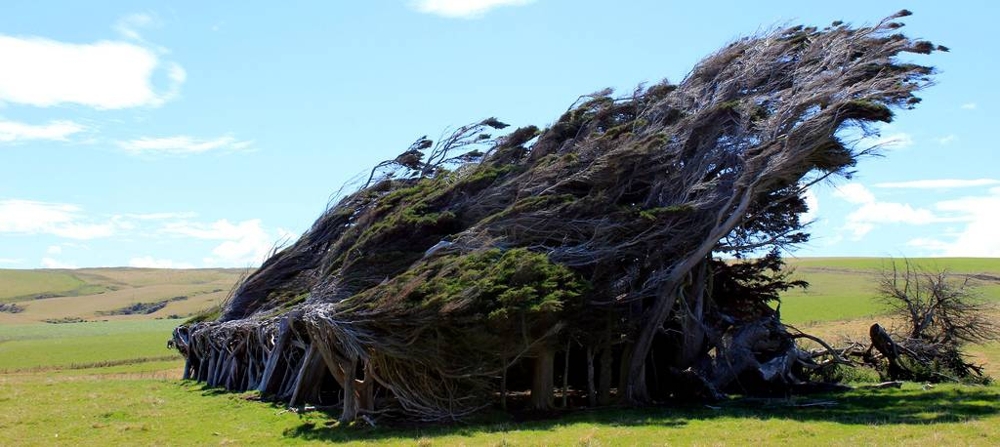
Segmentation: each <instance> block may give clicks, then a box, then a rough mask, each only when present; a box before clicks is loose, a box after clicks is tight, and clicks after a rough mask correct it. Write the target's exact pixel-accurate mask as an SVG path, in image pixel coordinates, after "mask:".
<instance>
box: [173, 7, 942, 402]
mask: <svg viewBox="0 0 1000 447" xmlns="http://www.w3.org/2000/svg"><path fill="white" fill-rule="evenodd" d="M906 15H909V13H908V12H906V11H902V12H900V13H898V14H896V15H894V16H892V17H890V18H888V19H886V20H884V21H882V22H880V23H878V24H877V25H874V26H868V27H860V28H854V27H851V26H848V25H845V24H840V23H838V24H835V25H833V26H830V27H827V28H823V29H818V28H812V27H802V26H797V27H791V28H785V29H778V30H774V31H771V32H768V33H764V34H762V35H759V36H753V37H748V38H744V39H739V40H737V41H735V42H732V43H730V44H729V45H727V46H725V47H724V48H722V49H721V50H719V51H718V52H717V53H715V54H713V55H711V56H709V57H708V58H706V59H705V60H703V61H702V62H700V63H699V64H698V65H697V66H695V68H694V69H693V70H692V71H691V73H690V74H689V75H688V76H687V77H686V78H685V79H684V80H683V81H682V82H680V83H679V84H670V83H667V82H662V83H658V84H655V85H651V86H648V87H640V88H637V89H636V90H635V91H634V92H632V94H630V95H627V96H624V97H614V96H612V95H611V92H610V91H602V92H598V93H595V94H591V95H585V96H582V97H581V98H580V99H579V100H578V101H577V102H576V103H575V104H574V105H573V106H571V107H570V108H569V110H567V111H566V113H564V114H563V115H562V116H561V117H559V119H558V120H556V122H555V123H554V124H552V125H551V126H550V127H548V128H546V129H544V130H540V129H538V128H536V127H534V126H529V127H524V128H520V129H517V130H514V131H512V132H510V133H508V134H506V135H505V136H501V137H494V136H493V135H492V134H491V132H495V131H499V130H501V129H503V128H505V127H506V125H505V124H504V123H502V122H500V121H498V120H496V119H494V118H490V119H487V120H484V121H481V122H479V123H474V124H471V125H468V126H464V127H461V128H459V129H457V130H456V131H455V132H454V133H453V134H452V135H451V136H450V137H448V138H445V139H444V140H442V141H439V142H437V143H436V144H435V143H433V142H432V141H430V140H428V139H427V138H426V137H424V138H420V139H418V140H417V141H416V142H415V143H414V144H413V145H412V146H411V147H410V148H409V149H408V150H407V151H405V152H404V153H402V154H401V155H400V156H398V157H396V158H395V159H393V160H388V161H386V162H384V163H381V164H379V165H378V166H376V167H375V168H374V169H372V171H371V173H370V175H369V176H368V178H367V181H366V182H365V183H364V184H363V185H362V186H361V187H360V188H359V189H358V190H357V191H355V192H353V193H350V194H348V195H347V196H345V197H343V198H342V199H340V200H339V202H337V203H336V204H335V205H333V206H332V207H331V208H330V209H329V210H328V211H327V212H326V213H325V214H324V215H323V216H321V217H320V218H319V220H317V221H316V223H315V224H314V225H313V227H312V228H311V229H310V230H309V231H308V232H306V233H305V234H304V235H303V236H302V237H301V238H300V239H299V240H298V241H297V242H296V243H294V244H293V245H292V246H290V247H288V248H286V249H284V250H281V251H279V252H277V253H276V254H274V255H273V256H272V257H271V258H270V259H268V260H267V261H266V262H265V263H264V264H263V265H262V266H261V268H260V269H259V270H258V271H256V272H255V273H254V274H253V275H251V276H250V277H248V278H247V279H246V280H245V281H244V282H243V283H242V284H241V285H240V286H239V287H238V289H237V290H236V291H235V293H234V296H233V297H232V300H231V301H230V302H229V303H228V305H227V306H226V308H225V309H224V313H223V314H222V316H221V318H219V320H218V321H211V322H200V323H195V324H192V325H190V326H183V327H180V328H178V330H177V332H176V334H175V342H176V344H177V346H178V348H179V349H180V350H181V351H182V352H183V353H184V354H185V355H186V356H187V359H188V366H187V368H186V370H185V375H186V377H191V378H196V379H198V380H205V381H207V382H208V383H209V384H210V385H219V386H225V387H226V388H229V389H234V390H245V389H258V390H260V391H261V392H262V393H264V394H266V395H270V396H274V397H276V398H278V399H283V400H287V401H289V402H290V404H291V405H298V404H300V403H302V402H320V403H324V404H327V405H331V404H332V405H338V406H340V407H342V408H343V413H342V418H343V419H345V420H351V419H354V418H356V417H358V416H359V415H364V414H372V413H373V412H377V411H383V410H393V411H402V412H403V413H406V414H408V415H410V416H411V417H418V418H424V419H439V418H453V417H458V416H461V415H463V414H466V413H468V412H471V411H475V410H476V409H478V408H481V407H483V406H484V405H489V404H491V403H498V404H499V405H501V406H506V405H507V402H508V397H510V399H512V403H514V404H521V405H529V406H530V407H532V408H537V409H546V408H550V407H551V406H553V405H554V404H555V399H554V398H555V393H554V390H555V389H556V388H558V389H559V390H560V394H561V397H562V403H563V404H565V405H568V404H569V400H570V399H574V398H579V397H582V396H586V397H587V402H588V403H589V404H591V405H598V404H606V403H609V402H611V401H613V400H615V399H617V400H619V401H621V402H626V403H631V404H638V403H645V402H650V401H659V400H664V399H670V398H713V397H718V396H720V395H721V393H722V392H726V391H729V390H735V391H740V392H755V391H757V392H764V391H774V390H787V389H790V388H793V387H795V386H796V385H797V384H798V383H800V381H801V375H800V374H799V372H800V371H801V370H802V368H809V367H814V366H815V361H816V360H815V358H814V357H815V356H813V355H810V354H807V353H804V352H802V351H801V350H799V349H798V348H797V347H796V345H795V343H794V340H793V337H792V336H790V335H789V334H788V332H787V331H786V330H785V328H784V326H783V325H781V323H780V321H779V320H778V316H777V314H776V313H775V312H774V311H773V310H772V309H771V308H770V307H768V306H767V302H769V301H772V300H774V299H775V297H776V293H777V292H778V291H780V290H782V289H783V288H787V287H792V286H797V285H799V284H795V283H791V282H785V278H784V277H783V276H781V275H780V274H778V275H777V276H775V275H774V274H773V273H769V272H772V271H777V270H778V269H780V265H781V264H780V258H778V257H777V253H778V252H777V251H775V250H777V249H780V248H782V247H786V246H789V245H794V244H796V243H799V242H802V241H804V240H805V239H806V235H805V234H804V233H803V232H802V231H801V230H802V222H800V221H799V215H800V214H801V213H802V212H804V211H806V206H805V202H804V201H803V199H802V197H801V194H802V192H803V190H804V188H805V187H806V186H808V185H809V184H810V183H811V182H816V181H820V180H821V179H824V178H827V177H829V176H831V175H846V174H849V172H850V169H852V168H853V167H854V165H855V163H856V160H857V158H858V157H859V156H860V155H862V154H864V153H865V152H866V151H867V150H868V149H870V148H864V147H856V146H855V145H853V144H852V143H851V142H850V141H844V139H843V137H844V136H845V135H849V134H850V133H851V131H852V129H853V130H854V131H860V132H861V133H866V132H869V131H870V130H871V125H872V124H874V123H878V122H889V121H890V120H891V119H892V116H893V109H900V108H902V109H906V108H910V107H912V106H913V105H915V104H917V103H918V102H919V98H917V97H915V96H914V92H916V91H917V90H919V89H920V88H921V87H923V86H925V85H927V84H928V83H929V82H930V79H929V76H930V75H931V74H932V69H931V68H929V67H925V66H921V65H916V64H913V63H910V62H908V61H901V60H900V59H899V56H900V54H901V53H918V54H926V53H929V52H931V51H934V50H935V49H939V48H940V47H934V46H933V45H931V44H930V43H928V42H924V41H916V40H912V39H909V38H907V37H905V36H903V35H901V34H897V33H896V31H895V30H896V29H897V28H899V27H900V26H901V24H899V23H897V22H895V21H894V20H896V19H898V18H900V17H903V16H906ZM616 63H617V62H616ZM768 252H770V253H772V254H771V255H768V256H766V257H764V258H763V259H762V260H759V261H754V262H749V263H747V264H737V265H732V264H728V263H723V262H720V261H719V260H717V259H716V258H715V257H714V256H716V255H729V256H732V257H736V258H744V257H753V256H756V255H757V254H759V253H768ZM747 384H751V385H750V386H752V387H751V388H747V386H748V385H747ZM528 390H530V399H529V400H528V402H523V399H522V400H520V401H519V400H518V399H519V398H520V397H521V396H523V395H524V393H522V392H523V391H528Z"/></svg>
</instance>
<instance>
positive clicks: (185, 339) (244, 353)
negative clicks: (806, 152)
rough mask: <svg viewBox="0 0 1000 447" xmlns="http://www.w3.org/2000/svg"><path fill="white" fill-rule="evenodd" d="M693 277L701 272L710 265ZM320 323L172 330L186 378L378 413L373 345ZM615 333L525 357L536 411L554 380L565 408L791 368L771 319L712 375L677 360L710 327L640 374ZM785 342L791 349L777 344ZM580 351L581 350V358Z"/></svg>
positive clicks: (353, 412) (350, 415) (694, 353)
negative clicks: (761, 355)
mask: <svg viewBox="0 0 1000 447" xmlns="http://www.w3.org/2000/svg"><path fill="white" fill-rule="evenodd" d="M696 276H698V277H699V279H703V278H704V274H697V275H696ZM696 282H701V281H696ZM691 291H692V292H693V293H691V294H690V295H685V294H683V293H680V294H677V298H678V300H677V308H678V311H680V310H683V311H684V312H685V313H686V315H683V316H679V317H682V318H681V319H680V320H679V323H678V324H681V325H683V327H685V328H686V330H685V333H686V334H687V333H697V332H698V331H697V330H696V327H700V326H701V325H702V324H703V322H702V321H701V317H703V315H704V312H705V310H704V303H703V302H702V298H701V297H702V296H703V293H704V290H703V287H695V288H693V289H691ZM320 331H324V329H323V328H313V327H311V326H308V325H305V324H304V323H303V322H302V320H301V315H300V314H299V313H294V312H293V313H290V314H287V315H286V316H284V317H283V318H281V319H280V320H278V321H277V322H276V324H273V325H272V326H270V329H268V330H261V329H260V328H257V329H255V330H251V331H247V332H240V331H234V332H232V333H231V334H230V335H231V336H230V337H229V338H228V339H223V338H222V337H219V336H218V334H219V333H220V332H221V331H205V332H204V333H214V334H216V336H217V337H216V338H208V337H202V336H201V334H202V333H197V334H196V336H193V337H192V336H187V335H185V334H180V335H178V334H175V344H176V345H177V346H178V349H181V350H182V352H186V353H187V359H186V362H185V371H184V375H185V377H186V378H188V379H192V380H196V381H200V382H205V383H206V384H207V385H208V386H212V387H223V388H226V389H228V390H232V391H246V390H257V391H259V392H260V393H261V395H262V396H263V397H266V398H270V399H274V400H278V401H285V402H288V405H289V406H291V407H298V406H302V405H305V404H306V403H318V402H319V400H320V398H321V395H323V396H326V397H327V398H329V397H330V396H331V394H332V395H333V396H334V399H335V400H336V405H338V406H340V407H341V409H342V410H341V415H340V417H339V419H340V420H342V421H345V422H346V421H353V420H355V419H357V418H358V417H360V416H362V415H365V414H371V413H373V412H374V411H375V405H376V402H375V388H376V387H383V388H384V389H385V390H387V391H388V392H389V393H390V396H391V393H392V388H391V387H390V386H389V384H384V383H382V384H379V382H377V381H378V380H379V379H378V376H377V371H374V370H373V367H372V364H371V363H370V361H369V359H368V358H367V357H365V355H367V354H365V353H364V352H363V351H359V350H358V348H357V347H354V348H348V347H347V346H343V343H342V342H340V341H337V340H334V339H333V338H331V337H332V335H331V334H332V333H331V334H327V333H324V332H320ZM611 334H612V332H608V333H607V334H606V335H605V336H602V337H601V338H602V340H601V341H599V342H598V343H595V344H594V345H593V346H586V347H585V348H581V349H578V350H576V351H574V350H573V346H574V345H573V344H572V343H567V344H566V345H564V346H557V345H556V344H555V343H542V344H540V345H538V346H537V347H536V348H535V349H534V351H533V352H532V353H531V357H530V358H528V359H527V360H528V361H530V362H531V363H530V365H531V368H530V374H531V376H530V379H531V381H530V385H531V386H530V395H529V400H528V402H527V403H528V405H529V407H530V408H532V409H536V410H547V409H552V408H554V407H555V406H556V402H555V399H554V398H555V393H556V391H557V389H556V387H557V386H558V387H559V388H560V389H561V392H562V399H561V402H560V404H561V406H562V407H569V406H570V405H571V402H570V400H569V396H570V395H571V387H573V388H574V389H578V390H580V391H584V388H585V393H586V400H587V403H588V404H589V405H591V406H604V405H609V404H612V403H614V401H615V398H616V395H615V393H614V389H615V387H617V389H618V390H619V391H618V394H617V399H620V400H625V399H627V398H628V395H627V391H626V390H627V387H628V386H630V385H631V386H633V387H634V386H636V385H638V386H641V387H643V388H644V387H645V386H647V382H646V381H647V380H652V381H653V382H651V383H655V386H656V388H655V389H652V390H649V391H651V392H653V393H654V394H655V395H656V396H657V399H660V398H663V397H666V396H670V395H671V394H673V395H675V396H682V395H686V394H685V392H688V391H691V392H690V393H688V394H691V395H695V394H699V395H708V396H718V395H719V394H718V390H720V389H723V388H725V387H726V386H727V385H728V384H729V383H730V382H733V381H734V380H736V379H737V377H739V376H740V374H743V373H744V372H745V371H749V370H758V371H761V373H762V374H764V376H766V377H765V379H770V378H773V377H777V378H778V379H781V378H782V377H783V375H784V374H785V372H786V370H787V365H786V364H791V363H793V362H794V360H795V358H794V356H792V354H794V352H793V351H792V350H794V349H795V348H794V345H791V346H786V345H781V344H782V343H783V342H784V340H783V339H782V338H781V337H777V338H776V337H774V336H775V334H776V330H775V329H774V328H773V327H772V324H770V323H768V322H766V321H764V322H757V323H755V324H746V325H743V326H739V327H735V328H733V329H731V330H730V332H728V333H727V334H726V336H725V337H723V340H722V342H721V343H717V344H718V346H717V347H716V348H717V349H716V351H717V352H716V357H717V358H716V359H715V361H714V362H712V363H713V365H712V367H711V368H712V369H711V371H710V373H708V374H706V373H704V372H702V371H698V370H696V369H691V368H681V367H679V366H677V364H678V363H680V364H681V365H684V364H687V363H690V362H694V361H695V359H705V358H708V357H707V354H706V353H704V352H703V351H704V346H705V345H706V344H705V337H706V335H705V334H704V331H702V333H701V334H700V335H697V336H695V337H694V338H691V339H688V338H685V340H688V343H692V344H697V345H698V349H694V348H691V350H690V351H689V350H687V349H684V350H674V351H671V350H668V351H665V352H666V355H664V354H663V353H662V352H664V351H657V354H656V358H652V353H651V358H650V359H647V360H648V362H649V363H648V367H649V368H650V369H649V371H647V370H646V368H644V369H643V371H641V372H640V374H639V379H640V380H639V381H631V380H630V378H631V376H630V372H631V371H630V366H631V365H632V364H633V362H632V359H631V357H630V356H631V355H633V354H634V353H635V352H636V351H635V347H634V345H633V343H630V342H628V341H617V340H614V339H613V337H611V336H610V335H611ZM657 343H659V342H657ZM776 343H777V344H776ZM772 345H773V346H772ZM779 345H780V346H779ZM762 350H764V351H774V352H775V356H774V358H776V359H777V360H775V361H774V362H771V361H768V362H764V361H763V360H761V361H758V359H757V358H756V357H755V355H756V354H755V353H757V352H761V351H762ZM782 350H787V351H788V352H778V351H782ZM576 353H579V354H580V355H581V357H577V354H576ZM790 356H791V357H790ZM778 357H781V358H778ZM557 358H558V359H559V360H561V361H562V364H561V367H560V368H558V369H559V373H561V375H562V377H561V383H559V384H558V385H557V384H556V379H557V377H559V376H558V375H557V371H556V369H557V368H556V364H557ZM573 359H576V363H575V364H574V363H571V362H572V361H573ZM782 359H787V361H786V362H785V363H781V362H780V361H779V360H782ZM699 361H700V360H699ZM764 363H767V365H765V364H764ZM644 364H645V362H644ZM509 366H510V365H508V367H509ZM583 368H586V370H585V371H584V370H583ZM775 368H777V369H775ZM507 369H508V368H503V372H502V373H501V374H502V375H501V377H500V379H501V384H500V405H501V406H506V404H507V402H506V400H507V397H508V392H509V390H508V382H507V380H508V376H507ZM765 370H767V371H765ZM770 370H774V371H773V373H772V372H768V371H770ZM694 376H697V377H694ZM331 378H332V380H330V379H331ZM524 379H527V377H524ZM695 379H697V380H695ZM334 382H335V383H336V385H334ZM684 383H691V384H695V385H699V386H701V387H702V388H705V389H704V390H700V389H699V390H693V391H692V390H677V389H676V388H677V387H684V386H685V385H683V384H684ZM641 391H642V392H644V393H645V392H646V391H645V390H641ZM633 392H634V388H633ZM678 393H679V394H678ZM581 394H582V393H581ZM337 396H339V397H337ZM633 396H635V395H633ZM328 401H329V399H328ZM329 403H330V402H327V404H329ZM327 406H328V407H329V406H330V405H327Z"/></svg>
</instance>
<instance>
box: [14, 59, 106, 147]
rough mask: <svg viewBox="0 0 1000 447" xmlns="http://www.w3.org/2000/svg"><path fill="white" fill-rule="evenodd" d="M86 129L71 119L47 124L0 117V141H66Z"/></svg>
mask: <svg viewBox="0 0 1000 447" xmlns="http://www.w3.org/2000/svg"><path fill="white" fill-rule="evenodd" d="M0 76H2V75H0ZM86 129H87V128H86V127H85V126H83V125H82V124H78V123H75V122H73V121H50V122H48V123H47V124H26V123H21V122H17V121H7V120H3V119H0V143H11V142H20V141H30V140H49V141H68V140H69V137H70V136H71V135H74V134H77V133H80V132H83V131H84V130H86Z"/></svg>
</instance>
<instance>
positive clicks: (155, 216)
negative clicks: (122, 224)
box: [123, 212, 198, 220]
mask: <svg viewBox="0 0 1000 447" xmlns="http://www.w3.org/2000/svg"><path fill="white" fill-rule="evenodd" d="M123 216H124V217H127V218H130V219H136V220H168V219H191V218H193V217H197V216H198V213H193V212H173V213H144V214H124V215H123Z"/></svg>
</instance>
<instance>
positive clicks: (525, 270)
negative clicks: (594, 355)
mask: <svg viewBox="0 0 1000 447" xmlns="http://www.w3.org/2000/svg"><path fill="white" fill-rule="evenodd" d="M388 287H389V290H378V291H373V293H378V294H379V295H381V296H383V297H385V299H383V300H381V301H379V302H378V303H379V305H385V304H387V302H386V300H389V301H391V302H394V303H400V304H403V305H406V306H411V307H419V308H433V309H437V311H438V312H440V313H441V314H443V315H442V316H445V317H450V318H457V317H458V316H457V315H453V314H454V313H459V314H464V315H467V316H468V315H472V316H473V317H474V318H473V319H474V320H478V319H479V317H478V316H481V317H485V319H486V322H487V323H488V326H489V327H490V328H492V329H493V330H494V331H496V332H497V333H504V332H505V331H507V330H511V329H513V328H515V327H516V328H519V329H522V330H526V329H528V327H523V326H522V325H524V324H526V325H527V326H529V327H530V326H532V325H533V324H535V323H541V322H543V321H545V322H549V323H551V322H552V321H554V320H556V319H558V318H560V317H563V316H565V315H566V311H569V310H575V309H578V308H579V307H580V305H579V303H578V302H576V301H578V298H579V297H580V296H581V295H582V294H583V293H585V292H586V290H587V289H588V285H587V284H586V282H585V281H583V280H581V279H579V278H578V277H577V275H576V274H575V273H574V272H572V271H571V270H569V269H568V268H566V267H565V266H562V265H558V264H554V263H552V262H551V261H549V259H548V257H547V256H546V255H544V254H541V253H534V252H531V251H529V250H526V249H523V248H518V249H513V250H507V251H502V250H499V249H491V250H487V251H483V252H476V253H470V254H465V255H455V256H442V257H439V258H437V259H433V260H431V261H429V262H427V263H426V264H424V265H421V266H418V267H415V268H413V269H410V270H409V271H407V272H406V273H404V274H403V275H400V278H399V279H397V280H394V281H392V284H391V285H389V286H388Z"/></svg>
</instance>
